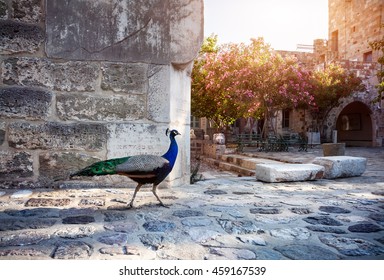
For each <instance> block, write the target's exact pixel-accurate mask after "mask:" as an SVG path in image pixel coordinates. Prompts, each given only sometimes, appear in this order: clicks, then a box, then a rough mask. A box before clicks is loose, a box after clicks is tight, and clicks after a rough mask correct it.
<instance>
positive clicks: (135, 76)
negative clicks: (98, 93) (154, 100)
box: [101, 63, 148, 94]
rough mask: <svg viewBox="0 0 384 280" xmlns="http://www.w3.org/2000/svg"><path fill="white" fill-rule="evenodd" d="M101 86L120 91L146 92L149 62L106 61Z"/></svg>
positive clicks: (105, 88) (103, 66)
mask: <svg viewBox="0 0 384 280" xmlns="http://www.w3.org/2000/svg"><path fill="white" fill-rule="evenodd" d="M101 70H102V74H103V75H102V77H101V88H102V89H103V90H112V91H114V92H118V93H134V94H145V93H147V90H148V79H147V72H148V64H145V63H128V64H123V63H119V64H117V63H104V64H103V65H102V68H101Z"/></svg>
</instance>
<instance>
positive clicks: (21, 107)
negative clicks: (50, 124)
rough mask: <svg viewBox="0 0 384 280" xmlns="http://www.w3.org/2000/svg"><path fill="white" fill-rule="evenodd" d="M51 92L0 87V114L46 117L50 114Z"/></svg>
mask: <svg viewBox="0 0 384 280" xmlns="http://www.w3.org/2000/svg"><path fill="white" fill-rule="evenodd" d="M51 103H52V93H50V92H47V91H44V90H38V89H31V88H20V87H11V88H0V116H1V117H10V118H26V119H31V120H38V119H46V118H47V117H48V116H49V114H50V107H51Z"/></svg>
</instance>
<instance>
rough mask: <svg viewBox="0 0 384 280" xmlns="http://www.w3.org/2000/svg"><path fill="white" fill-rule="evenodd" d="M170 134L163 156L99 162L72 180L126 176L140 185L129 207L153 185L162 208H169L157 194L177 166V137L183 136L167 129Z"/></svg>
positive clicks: (134, 157)
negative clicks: (140, 192)
mask: <svg viewBox="0 0 384 280" xmlns="http://www.w3.org/2000/svg"><path fill="white" fill-rule="evenodd" d="M168 134H169V139H170V140H171V143H170V145H169V148H168V151H167V152H166V153H165V154H164V155H162V156H156V155H136V156H127V157H122V158H113V159H108V160H104V161H99V162H96V163H94V164H92V165H90V166H87V167H85V168H84V169H82V170H80V171H77V172H75V173H73V174H71V175H70V178H72V177H75V176H102V175H113V174H119V175H124V176H127V177H129V178H131V179H132V180H133V181H135V182H137V183H138V184H137V186H136V188H135V191H134V193H133V197H132V199H131V202H130V203H129V204H128V205H127V206H129V207H131V208H132V207H133V201H134V200H135V197H136V194H137V192H138V191H139V190H140V188H141V187H142V186H143V185H145V184H153V187H152V193H153V194H154V195H155V197H156V198H157V200H158V201H159V202H160V205H161V206H164V207H167V206H165V204H164V203H163V202H162V201H161V199H160V198H159V196H158V195H157V194H156V188H157V186H158V185H159V184H160V183H161V182H162V181H163V180H164V179H165V178H166V177H167V176H168V174H169V173H170V172H171V171H172V168H173V166H174V165H175V161H176V158H177V153H178V146H177V142H176V140H175V136H177V135H181V134H180V133H179V132H178V131H177V130H175V129H173V130H169V129H167V130H166V131H165V135H167V136H168Z"/></svg>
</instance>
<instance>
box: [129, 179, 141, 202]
mask: <svg viewBox="0 0 384 280" xmlns="http://www.w3.org/2000/svg"><path fill="white" fill-rule="evenodd" d="M142 185H143V184H137V186H136V189H135V192H134V193H133V196H132V200H131V202H130V203H129V204H128V205H129V207H131V208H132V207H133V201H134V200H135V197H136V194H137V192H138V191H139V190H140V188H141V186H142Z"/></svg>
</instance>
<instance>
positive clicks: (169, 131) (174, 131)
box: [165, 128, 181, 138]
mask: <svg viewBox="0 0 384 280" xmlns="http://www.w3.org/2000/svg"><path fill="white" fill-rule="evenodd" d="M168 134H169V136H170V137H173V138H174V137H175V136H176V135H181V134H180V133H179V132H178V131H177V130H176V129H172V130H170V129H169V128H167V130H166V131H165V135H167V136H168Z"/></svg>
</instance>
